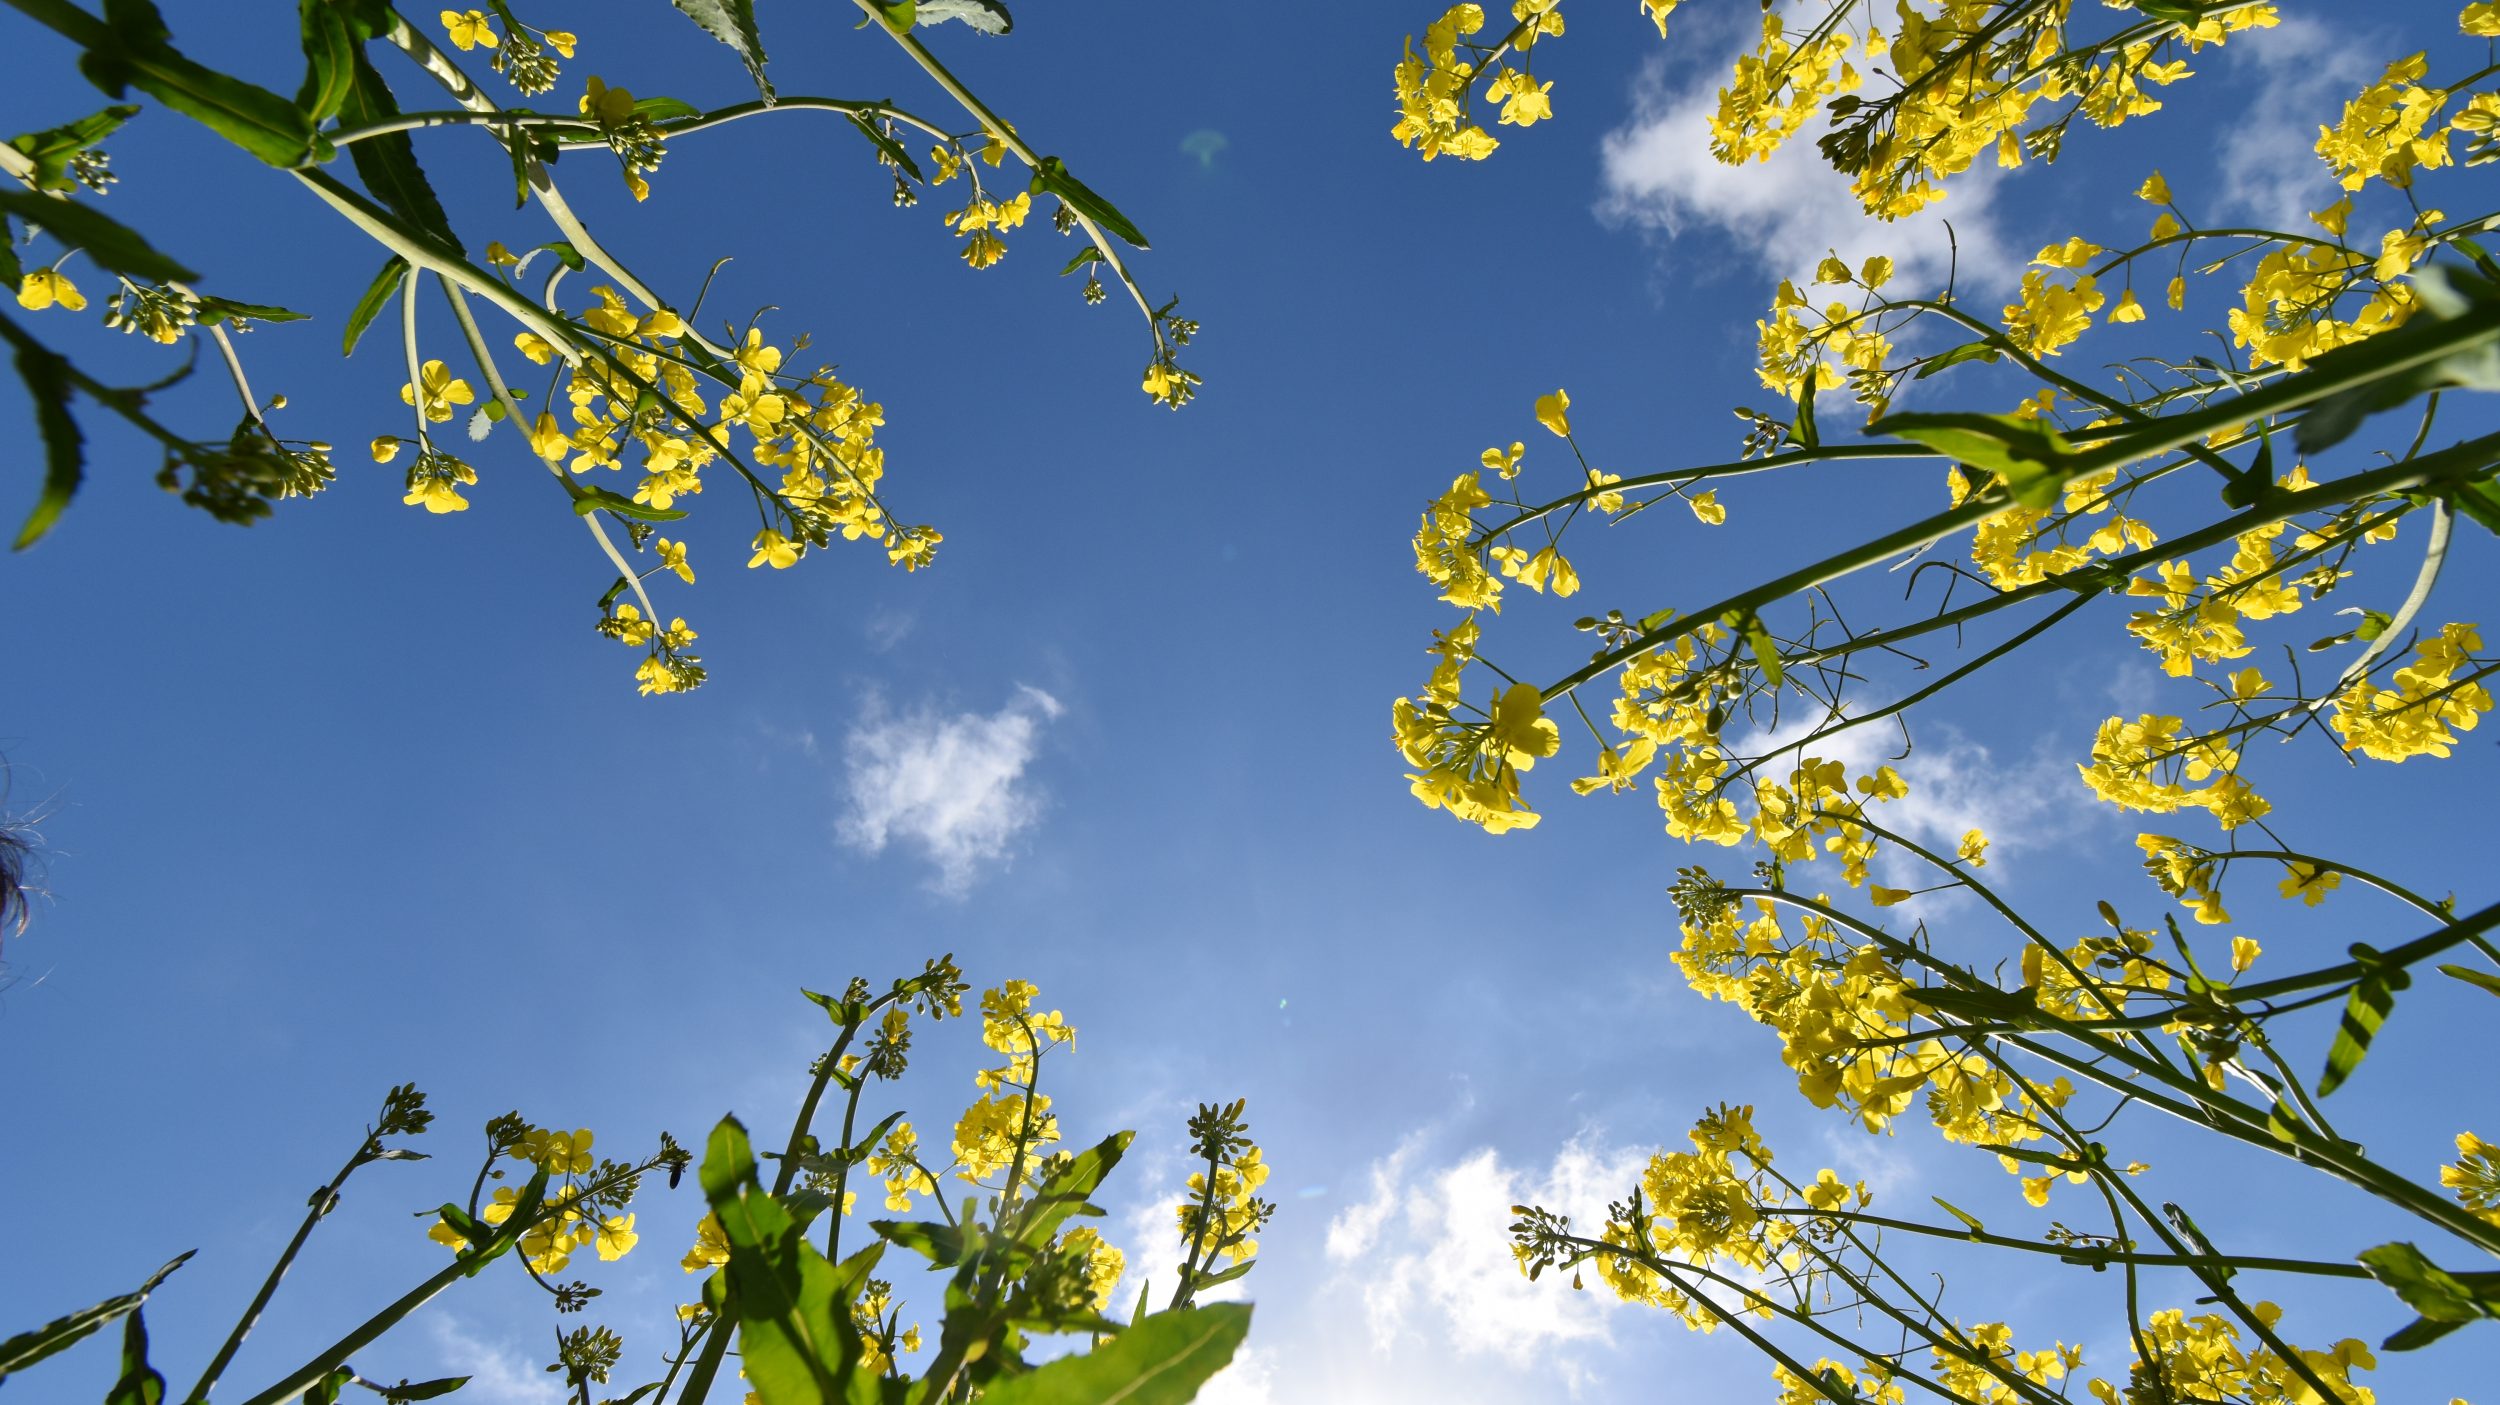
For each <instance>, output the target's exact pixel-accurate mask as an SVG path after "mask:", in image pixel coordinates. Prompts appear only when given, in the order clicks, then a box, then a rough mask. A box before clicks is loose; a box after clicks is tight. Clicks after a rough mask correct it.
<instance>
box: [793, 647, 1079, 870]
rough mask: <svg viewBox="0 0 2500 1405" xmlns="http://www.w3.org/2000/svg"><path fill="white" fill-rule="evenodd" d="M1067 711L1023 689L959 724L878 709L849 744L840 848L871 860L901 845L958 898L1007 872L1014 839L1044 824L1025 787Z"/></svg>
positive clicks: (940, 716)
mask: <svg viewBox="0 0 2500 1405" xmlns="http://www.w3.org/2000/svg"><path fill="white" fill-rule="evenodd" d="M1063 710H1064V709H1062V708H1061V706H1060V704H1059V700H1058V699H1056V698H1054V697H1052V696H1051V695H1050V694H1048V693H1045V692H1043V691H1042V690H1041V689H1039V688H1032V687H1023V686H1019V687H1018V688H1017V690H1016V695H1015V696H1014V697H1012V698H1010V699H1009V700H1008V701H1007V704H1006V706H1004V707H1002V708H1000V709H999V710H998V711H996V712H993V713H989V714H987V715H982V714H979V713H969V712H966V713H957V714H954V715H952V716H949V715H946V714H944V713H942V712H940V711H939V710H938V709H936V708H934V707H930V706H925V705H924V706H922V707H919V708H916V709H914V710H912V711H910V712H906V713H899V714H898V713H889V712H888V711H886V710H885V708H884V707H883V706H882V705H881V704H878V703H876V702H874V701H873V700H872V702H871V704H870V707H869V711H868V716H867V719H866V720H865V721H863V722H862V723H860V725H858V726H856V727H853V728H852V729H851V731H850V733H849V734H848V735H847V736H846V737H845V738H844V739H843V746H842V751H843V760H844V764H845V767H846V769H847V772H848V775H847V778H846V780H845V791H846V801H847V807H846V813H845V814H844V815H843V817H842V821H841V826H840V834H841V838H842V842H844V843H845V844H848V845H851V846H852V847H854V848H857V849H860V850H863V851H865V852H867V853H870V854H876V853H881V852H883V851H884V849H885V848H886V846H887V845H888V844H892V843H896V842H900V843H903V844H906V845H909V846H911V847H913V848H917V849H919V850H920V851H921V852H922V853H923V854H925V855H926V856H927V858H928V859H929V861H930V863H932V864H933V865H935V866H936V869H937V872H936V874H935V876H934V878H933V880H932V886H934V887H935V888H936V889H937V890H938V891H939V892H941V893H944V894H947V895H949V896H953V897H961V896H962V895H963V894H965V893H967V892H969V891H970V890H971V888H972V885H973V884H974V883H975V882H977V881H978V880H979V878H980V877H981V875H982V874H983V873H984V872H985V871H986V870H989V869H991V868H995V867H1000V866H1004V865H1005V864H1006V863H1007V862H1008V859H1009V857H1010V853H1011V849H1012V846H1013V843H1014V841H1015V839H1016V837H1017V836H1018V835H1019V834H1021V833H1023V832H1024V831H1025V830H1027V829H1029V828H1031V827H1032V826H1033V824H1034V823H1035V822H1036V821H1037V820H1039V819H1040V818H1041V814H1042V803H1043V802H1042V796H1041V794H1040V791H1039V789H1038V788H1037V787H1036V786H1035V785H1034V783H1033V782H1032V781H1031V780H1030V779H1029V778H1028V776H1027V774H1026V773H1027V771H1028V770H1029V769H1030V768H1031V766H1032V764H1033V760H1034V758H1035V757H1036V756H1037V755H1038V754H1039V752H1040V748H1041V737H1042V730H1043V728H1044V727H1046V726H1047V725H1048V724H1049V723H1050V722H1051V721H1052V720H1054V719H1056V718H1057V717H1058V716H1059V715H1060V713H1061V712H1062V711H1063Z"/></svg>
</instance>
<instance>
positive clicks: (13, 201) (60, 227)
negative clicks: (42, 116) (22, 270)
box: [0, 189, 200, 283]
mask: <svg viewBox="0 0 2500 1405" xmlns="http://www.w3.org/2000/svg"><path fill="white" fill-rule="evenodd" d="M0 210H6V211H7V212H8V213H10V214H12V215H15V216H17V217H18V218H19V219H22V220H24V221H26V222H27V223H28V224H39V225H42V226H43V227H44V228H45V229H46V230H48V231H50V233H51V234H52V237H53V238H55V239H58V240H60V241H61V242H62V243H64V244H75V245H77V246H78V247H79V248H82V249H84V250H86V251H87V257H89V258H91V259H94V260H95V261H96V262H97V263H100V264H102V265H104V266H105V267H106V268H109V269H111V270H113V271H114V272H115V273H127V274H129V275H130V276H131V277H132V278H135V279H137V280H138V281H140V282H142V283H176V282H182V283H187V282H190V281H192V280H193V279H196V278H198V277H199V276H200V275H198V274H197V273H194V272H192V271H191V270H190V269H189V268H187V267H185V266H183V265H182V264H179V263H176V262H175V261H174V260H172V259H169V258H167V257H165V256H164V255H163V254H160V253H158V252H157V251H156V250H155V249H153V248H151V247H149V245H148V241H147V240H145V239H143V238H141V237H140V235H139V233H138V231H136V230H134V229H132V228H130V227H129V226H128V225H125V224H123V223H122V222H121V221H119V220H116V219H114V218H113V217H112V216H110V215H107V214H104V213H103V212H101V211H99V210H97V209H95V208H94V207H93V206H90V205H84V204H80V203H79V202H77V201H74V200H55V199H52V198H51V197H49V196H44V195H37V194H35V193H34V192H33V191H31V190H15V189H0Z"/></svg>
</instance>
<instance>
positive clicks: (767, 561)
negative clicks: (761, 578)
mask: <svg viewBox="0 0 2500 1405" xmlns="http://www.w3.org/2000/svg"><path fill="white" fill-rule="evenodd" d="M801 549H802V548H801V547H800V546H799V544H798V543H796V542H794V541H791V540H790V539H789V538H788V537H785V536H783V535H782V534H781V533H779V532H777V531H774V530H773V529H772V528H770V527H766V528H765V529H764V530H763V531H760V532H758V533H756V534H755V555H754V556H753V557H751V558H749V559H748V561H747V569H748V570H750V571H752V570H754V569H755V568H756V567H758V566H770V567H772V568H773V569H774V570H776V571H781V570H787V569H788V568H790V567H792V566H795V565H797V564H799V552H800V551H801Z"/></svg>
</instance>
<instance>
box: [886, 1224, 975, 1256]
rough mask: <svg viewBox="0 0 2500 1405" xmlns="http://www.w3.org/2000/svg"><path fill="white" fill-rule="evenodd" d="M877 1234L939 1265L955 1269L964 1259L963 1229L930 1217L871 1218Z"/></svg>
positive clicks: (890, 1242)
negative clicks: (905, 1218)
mask: <svg viewBox="0 0 2500 1405" xmlns="http://www.w3.org/2000/svg"><path fill="white" fill-rule="evenodd" d="M868 1227H869V1228H870V1229H872V1230H875V1231H876V1233H877V1237H878V1238H880V1239H883V1240H884V1241H886V1242H887V1243H889V1244H897V1245H900V1246H902V1247H903V1248H906V1249H909V1250H911V1251H912V1252H913V1253H915V1254H918V1255H920V1256H921V1257H923V1258H925V1259H927V1260H928V1261H929V1262H930V1263H932V1264H935V1265H937V1266H938V1267H939V1268H953V1267H954V1266H955V1265H957V1264H959V1263H962V1262H963V1258H964V1235H963V1231H962V1230H959V1229H957V1228H955V1227H954V1226H953V1225H950V1224H935V1223H932V1222H930V1221H927V1220H870V1221H869V1222H868Z"/></svg>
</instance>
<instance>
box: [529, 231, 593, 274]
mask: <svg viewBox="0 0 2500 1405" xmlns="http://www.w3.org/2000/svg"><path fill="white" fill-rule="evenodd" d="M538 247H539V248H540V249H544V250H545V251H547V252H548V253H551V254H553V255H555V256H556V262H558V263H560V264H563V265H564V266H565V268H566V269H568V270H570V271H572V272H574V273H579V272H581V271H582V270H583V269H585V268H588V267H590V260H588V259H585V258H583V257H582V251H581V250H579V249H576V248H574V247H573V241H572V240H570V239H557V240H552V241H550V242H548V243H545V244H541V245H539V246H538Z"/></svg>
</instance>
